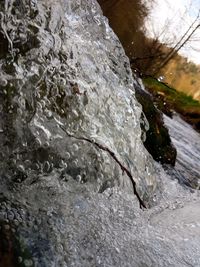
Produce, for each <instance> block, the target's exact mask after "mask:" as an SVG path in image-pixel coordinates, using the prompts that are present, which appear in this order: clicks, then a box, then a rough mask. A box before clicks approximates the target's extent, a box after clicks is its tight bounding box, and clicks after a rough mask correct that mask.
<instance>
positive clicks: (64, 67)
mask: <svg viewBox="0 0 200 267" xmlns="http://www.w3.org/2000/svg"><path fill="white" fill-rule="evenodd" d="M0 15H1V16H0V18H1V36H0V37H1V42H0V47H1V53H0V86H1V91H0V110H1V114H0V158H1V162H0V177H1V179H0V261H1V262H0V263H1V266H4V267H6V266H9V267H12V266H25V267H27V266H38V267H49V266H50V267H51V266H52V267H54V266H55V267H67V266H68V267H69V266H70V267H71V266H76V267H78V266H80V267H90V266H91V267H92V266H99V267H102V266H105V267H111V266H113V267H114V266H123V267H124V266H127V267H129V266H130V267H133V266H135V267H150V266H152V267H156V266H158V267H161V266H162V267H165V266H166V267H169V266H174V267H175V266H176V267H179V266H180V267H184V266H195V267H198V266H200V259H199V255H200V239H199V234H200V221H199V219H200V215H199V210H198V206H199V202H200V198H199V191H198V190H194V189H193V190H192V191H191V189H190V188H187V187H183V186H182V185H180V184H179V183H178V180H177V179H174V177H175V176H174V174H172V175H173V177H172V176H170V175H167V174H166V173H165V172H164V170H163V169H162V168H161V166H160V165H158V164H156V163H155V162H154V161H153V159H152V157H151V156H150V155H149V154H148V153H147V151H146V150H145V148H144V146H143V144H142V142H141V138H140V137H141V129H140V117H141V107H140V105H139V104H138V102H137V101H136V99H135V96H134V85H135V84H136V81H135V80H134V79H133V77H132V74H131V69H130V65H129V62H128V59H127V57H126V56H125V54H124V51H123V48H122V46H121V44H120V43H119V41H118V39H117V37H116V36H115V34H114V33H113V31H112V30H111V29H110V27H109V25H108V22H107V20H106V19H105V18H104V17H103V15H102V12H101V10H100V7H99V5H98V4H97V3H96V1H94V0H88V1H83V0H57V1H53V0H49V1H46V0H41V1H37V0H30V1H29V0H12V1H11V0H5V1H1V2H0ZM167 123H168V124H169V125H170V127H171V131H172V133H173V131H174V130H175V129H176V127H183V128H181V134H183V133H184V132H185V131H186V132H187V133H188V132H189V133H190V130H191V129H190V130H188V128H187V127H188V126H187V125H186V124H182V123H179V121H177V120H176V121H175V122H174V121H171V122H169V121H167ZM173 124H174V126H172V125H173ZM191 132H192V130H191ZM192 133H193V132H192ZM186 135H187V134H186ZM175 137H176V135H175ZM184 138H185V137H184ZM184 138H183V143H181V141H180V140H179V138H178V140H179V143H177V148H178V149H179V148H181V149H180V156H178V163H177V170H176V175H177V173H180V172H181V170H182V169H181V168H185V166H186V165H187V164H186V162H187V161H188V159H190V158H191V157H190V156H189V157H188V156H187V157H186V155H188V153H189V152H185V151H184V150H183V146H184V143H185V141H184V140H185V139H184ZM196 140H197V139H196ZM198 144H199V143H198ZM178 146H179V147H178ZM196 147H197V145H195V149H196ZM191 151H192V150H191ZM178 153H179V152H178ZM183 154H184V156H183ZM179 166H180V167H179ZM141 200H142V201H143V202H141ZM139 202H140V204H141V205H139ZM143 203H145V205H146V206H147V207H151V208H149V209H141V208H142V204H143ZM140 206H141V207H140ZM3 247H6V249H5V248H4V249H3Z"/></svg>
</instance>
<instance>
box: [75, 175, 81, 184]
mask: <svg viewBox="0 0 200 267" xmlns="http://www.w3.org/2000/svg"><path fill="white" fill-rule="evenodd" d="M81 180H82V177H81V175H77V176H76V181H77V182H79V183H80V182H81Z"/></svg>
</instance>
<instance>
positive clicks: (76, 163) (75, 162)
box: [72, 159, 78, 167]
mask: <svg viewBox="0 0 200 267" xmlns="http://www.w3.org/2000/svg"><path fill="white" fill-rule="evenodd" d="M72 164H73V165H74V166H76V167H78V159H75V160H73V162H72Z"/></svg>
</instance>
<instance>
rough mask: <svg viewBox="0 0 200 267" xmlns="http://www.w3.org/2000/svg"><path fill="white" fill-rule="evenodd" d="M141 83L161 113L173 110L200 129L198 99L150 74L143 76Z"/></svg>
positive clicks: (168, 112) (170, 112)
mask: <svg viewBox="0 0 200 267" xmlns="http://www.w3.org/2000/svg"><path fill="white" fill-rule="evenodd" d="M143 83H144V85H145V87H146V89H147V90H148V91H149V92H150V93H151V94H152V95H153V98H154V102H155V104H156V106H157V107H158V108H159V109H160V110H162V111H163V113H165V114H167V115H172V112H173V110H174V111H176V112H178V113H179V114H180V115H182V117H183V119H185V120H186V121H187V122H189V123H190V124H192V125H193V126H194V127H195V128H196V129H197V130H200V102H199V101H197V100H195V99H193V98H192V96H188V95H186V94H185V93H183V92H180V91H177V90H175V89H174V88H172V87H170V86H168V85H167V84H165V83H162V82H159V81H158V80H157V79H155V78H153V77H150V76H148V77H145V78H143Z"/></svg>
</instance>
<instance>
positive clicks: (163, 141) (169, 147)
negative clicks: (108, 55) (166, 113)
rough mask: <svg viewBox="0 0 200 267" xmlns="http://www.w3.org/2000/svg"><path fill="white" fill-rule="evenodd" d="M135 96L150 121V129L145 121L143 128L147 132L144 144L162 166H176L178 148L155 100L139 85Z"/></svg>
mask: <svg viewBox="0 0 200 267" xmlns="http://www.w3.org/2000/svg"><path fill="white" fill-rule="evenodd" d="M135 96H136V98H137V100H138V102H139V103H140V104H141V105H142V110H143V112H144V115H145V117H146V119H147V121H148V124H149V128H147V129H145V127H144V126H143V125H145V122H144V120H141V121H143V123H142V125H141V127H142V128H143V131H144V132H145V137H144V139H143V143H144V146H145V148H146V149H147V150H148V152H149V153H150V154H151V155H152V157H153V158H154V159H155V160H156V161H158V162H160V163H161V164H170V165H172V166H174V165H175V162H176V154H177V153H176V148H175V147H174V145H173V143H172V142H171V138H170V135H169V131H168V129H167V127H166V126H165V125H164V120H163V114H162V113H161V111H160V110H158V109H157V108H156V107H155V106H154V103H153V99H152V97H151V95H150V93H148V92H147V91H146V90H145V89H144V87H143V86H142V85H141V84H139V83H138V86H136V87H135Z"/></svg>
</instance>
